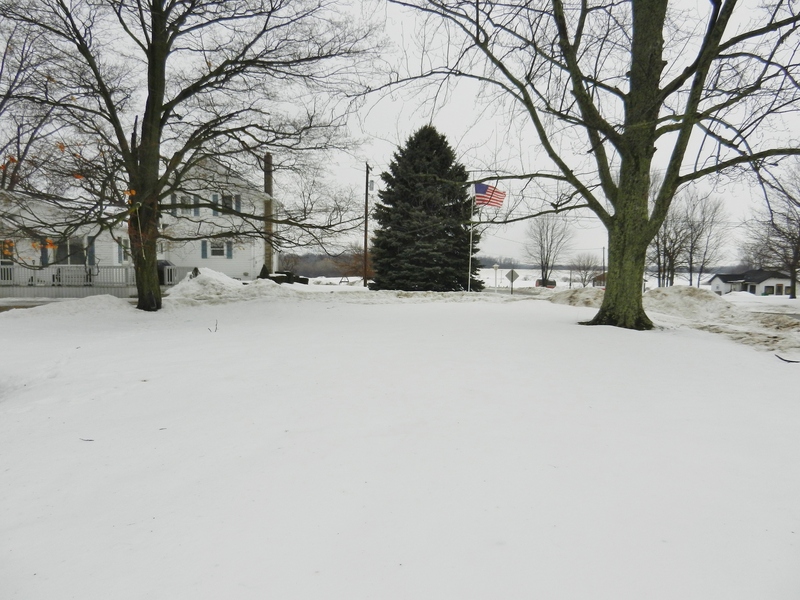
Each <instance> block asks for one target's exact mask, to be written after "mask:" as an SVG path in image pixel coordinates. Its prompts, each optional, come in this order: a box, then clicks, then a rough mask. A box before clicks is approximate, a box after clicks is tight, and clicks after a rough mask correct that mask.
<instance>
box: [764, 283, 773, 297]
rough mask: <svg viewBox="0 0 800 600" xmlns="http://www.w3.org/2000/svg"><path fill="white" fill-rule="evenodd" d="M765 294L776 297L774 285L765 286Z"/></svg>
mask: <svg viewBox="0 0 800 600" xmlns="http://www.w3.org/2000/svg"><path fill="white" fill-rule="evenodd" d="M764 294H766V295H767V296H774V295H775V286H774V285H765V286H764Z"/></svg>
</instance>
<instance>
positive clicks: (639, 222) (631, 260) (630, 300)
mask: <svg viewBox="0 0 800 600" xmlns="http://www.w3.org/2000/svg"><path fill="white" fill-rule="evenodd" d="M644 189H646V187H645V188H644ZM646 198H647V196H646V194H642V198H641V199H637V198H632V197H629V198H627V199H626V202H625V203H624V204H623V205H621V206H620V208H621V209H622V210H620V211H619V212H618V214H617V215H615V217H614V220H613V222H612V223H610V226H609V227H608V273H607V278H606V291H605V295H604V296H603V304H602V305H601V306H600V311H599V312H598V313H597V314H596V315H595V317H594V318H593V319H592V320H591V321H587V322H586V323H585V324H586V325H613V326H615V327H624V328H626V329H639V330H643V329H652V328H653V322H652V321H651V320H650V319H649V318H648V316H647V315H646V314H645V312H644V307H643V305H642V283H643V281H644V270H645V264H646V261H647V247H648V245H649V244H650V241H651V240H652V239H653V236H654V233H651V232H650V231H651V229H649V227H654V226H652V225H648V223H647V217H646V214H647V200H646ZM642 212H644V215H643V214H642ZM656 231H657V228H656Z"/></svg>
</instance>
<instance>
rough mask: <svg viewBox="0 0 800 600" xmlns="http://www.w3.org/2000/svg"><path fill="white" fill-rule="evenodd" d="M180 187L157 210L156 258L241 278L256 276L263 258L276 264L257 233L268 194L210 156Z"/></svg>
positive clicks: (269, 200) (269, 208)
mask: <svg viewBox="0 0 800 600" xmlns="http://www.w3.org/2000/svg"><path fill="white" fill-rule="evenodd" d="M182 190H183V191H182V192H181V193H179V194H173V195H172V198H171V203H170V204H169V205H168V206H167V207H166V209H165V210H162V217H161V230H162V233H163V235H164V239H163V240H162V241H161V242H159V245H158V258H159V260H164V261H169V263H171V264H172V265H175V266H177V267H185V268H194V267H209V268H211V269H214V270H215V271H219V272H220V273H224V274H225V275H228V276H229V277H233V278H235V279H242V280H250V279H255V278H256V277H258V274H259V272H260V271H261V268H262V266H263V265H264V264H266V263H267V262H269V263H270V264H269V265H268V266H269V270H270V272H274V271H275V270H277V264H275V262H276V255H275V253H274V252H272V249H271V248H269V247H267V244H266V243H265V241H264V237H263V235H262V234H264V230H263V228H264V227H265V224H264V223H263V221H261V219H262V218H263V215H264V214H265V211H269V212H271V211H272V198H271V197H270V195H269V194H267V193H266V192H265V191H263V190H262V189H260V188H259V187H258V186H256V185H254V184H252V183H251V182H249V181H245V180H243V179H241V178H240V177H236V176H233V175H231V174H230V173H229V172H227V169H225V167H224V166H223V165H220V164H218V163H216V162H214V161H206V162H205V163H204V165H203V170H202V173H201V174H200V175H199V176H195V177H194V178H192V180H191V181H190V182H187V183H184V184H183V185H182ZM170 238H171V239H170Z"/></svg>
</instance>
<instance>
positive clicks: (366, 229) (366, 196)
mask: <svg viewBox="0 0 800 600" xmlns="http://www.w3.org/2000/svg"><path fill="white" fill-rule="evenodd" d="M364 165H365V166H366V177H365V179H364V287H367V264H368V262H369V257H368V255H367V252H368V250H367V248H368V244H369V171H370V168H369V163H364Z"/></svg>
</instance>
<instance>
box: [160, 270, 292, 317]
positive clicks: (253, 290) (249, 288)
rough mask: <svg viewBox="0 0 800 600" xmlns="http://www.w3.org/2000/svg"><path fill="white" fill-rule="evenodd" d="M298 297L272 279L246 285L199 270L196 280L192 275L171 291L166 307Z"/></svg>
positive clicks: (215, 272)
mask: <svg viewBox="0 0 800 600" xmlns="http://www.w3.org/2000/svg"><path fill="white" fill-rule="evenodd" d="M295 296H296V292H295V291H294V290H292V289H289V288H288V287H285V286H280V285H279V284H277V283H275V282H274V281H270V280H269V279H256V280H255V281H252V282H249V283H246V284H245V283H242V282H241V281H239V280H238V279H233V278H231V277H228V276H227V275H224V274H222V273H219V272H217V271H214V270H212V269H200V274H199V275H198V276H197V277H192V274H191V273H190V274H188V275H187V276H186V277H185V278H184V279H183V281H181V282H180V283H179V284H178V285H176V286H175V287H174V288H172V290H170V292H169V295H168V296H166V298H165V302H164V304H165V307H167V308H178V307H181V306H198V305H201V304H203V305H206V304H228V303H230V302H242V301H245V300H256V299H259V298H280V297H283V298H286V297H295Z"/></svg>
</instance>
